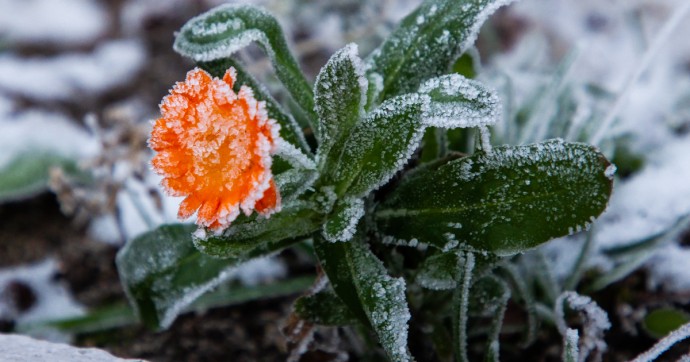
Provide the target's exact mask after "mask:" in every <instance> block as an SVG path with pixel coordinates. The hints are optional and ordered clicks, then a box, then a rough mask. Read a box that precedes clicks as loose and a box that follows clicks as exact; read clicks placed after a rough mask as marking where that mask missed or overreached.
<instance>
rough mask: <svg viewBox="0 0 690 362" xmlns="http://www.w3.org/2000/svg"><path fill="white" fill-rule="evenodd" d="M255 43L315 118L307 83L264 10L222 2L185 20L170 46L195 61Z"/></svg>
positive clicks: (227, 55)
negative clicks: (264, 52) (222, 3)
mask: <svg viewBox="0 0 690 362" xmlns="http://www.w3.org/2000/svg"><path fill="white" fill-rule="evenodd" d="M253 42H256V43H258V44H259V45H260V46H261V47H262V48H263V49H264V50H265V51H266V54H267V55H268V57H269V59H270V60H271V63H272V64H273V68H274V69H275V71H276V76H277V77H278V79H280V81H281V82H282V83H283V84H284V85H285V87H286V88H287V89H288V91H289V92H290V94H291V96H292V97H293V98H294V99H295V101H296V102H297V104H299V106H300V107H301V108H302V109H303V110H304V111H305V112H306V113H307V115H309V116H310V118H312V119H314V118H316V117H315V115H314V113H313V109H314V102H313V96H312V91H311V87H310V85H309V82H307V80H306V79H305V78H304V75H303V74H302V71H301V70H300V68H299V65H298V64H297V61H296V60H295V58H294V57H293V56H292V54H291V53H290V50H289V49H288V46H287V43H286V41H285V37H284V35H283V31H282V29H281V28H280V24H278V21H277V20H276V19H275V18H274V17H273V16H272V15H271V14H270V13H268V12H267V11H265V10H263V9H261V8H257V7H254V6H250V5H242V4H224V5H221V6H218V7H216V8H213V9H211V10H209V11H207V12H206V13H204V14H201V15H199V16H197V17H195V18H192V19H191V20H189V21H188V22H187V23H186V24H185V25H184V26H183V27H182V28H181V29H180V31H179V33H178V34H177V37H176V38H175V43H174V45H173V48H174V49H175V51H177V52H178V53H180V54H182V55H184V56H187V57H190V58H192V59H194V60H195V61H200V62H209V61H213V60H217V59H223V58H229V57H230V56H231V55H232V54H234V53H236V52H237V51H239V50H241V49H243V48H244V47H246V46H247V45H249V44H251V43H253Z"/></svg>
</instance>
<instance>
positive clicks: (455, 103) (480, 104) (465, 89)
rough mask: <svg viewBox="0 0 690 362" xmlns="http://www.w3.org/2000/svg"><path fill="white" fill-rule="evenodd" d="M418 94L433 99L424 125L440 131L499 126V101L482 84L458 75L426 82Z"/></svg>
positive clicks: (494, 94)
mask: <svg viewBox="0 0 690 362" xmlns="http://www.w3.org/2000/svg"><path fill="white" fill-rule="evenodd" d="M418 92H419V93H422V94H427V95H429V96H430V97H431V102H429V103H428V107H426V108H425V109H424V116H423V117H424V123H425V124H426V125H427V126H433V127H441V128H457V127H463V128H466V127H477V126H485V125H492V124H494V123H496V121H497V120H498V119H499V117H500V114H501V108H500V107H501V103H500V99H499V98H498V96H497V95H496V93H495V92H494V91H493V90H490V89H488V88H486V86H484V85H483V84H482V83H480V82H477V81H474V80H471V79H467V78H465V77H463V76H461V75H459V74H449V75H444V76H441V77H438V78H432V79H430V80H428V81H426V82H424V83H423V84H422V85H421V86H420V87H419V90H418Z"/></svg>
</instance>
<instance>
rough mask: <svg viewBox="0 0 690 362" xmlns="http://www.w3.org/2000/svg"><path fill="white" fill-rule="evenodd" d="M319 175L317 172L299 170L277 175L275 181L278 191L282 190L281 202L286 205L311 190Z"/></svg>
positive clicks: (295, 169)
mask: <svg viewBox="0 0 690 362" xmlns="http://www.w3.org/2000/svg"><path fill="white" fill-rule="evenodd" d="M318 175H319V174H318V173H317V172H316V171H312V170H305V169H299V168H293V169H290V170H287V171H285V172H281V173H280V174H278V175H275V176H274V179H275V182H276V186H277V187H278V190H280V198H281V200H282V201H281V202H282V203H283V204H284V205H285V204H287V203H289V202H290V201H292V200H293V199H295V198H297V197H298V196H300V195H302V194H303V193H304V192H306V191H307V190H309V189H310V188H311V187H312V185H314V182H315V181H316V178H317V177H318Z"/></svg>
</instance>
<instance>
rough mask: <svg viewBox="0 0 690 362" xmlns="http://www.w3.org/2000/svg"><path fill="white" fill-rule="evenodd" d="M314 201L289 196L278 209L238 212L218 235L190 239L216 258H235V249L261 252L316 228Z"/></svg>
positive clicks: (278, 246) (290, 241) (241, 251)
mask: <svg viewBox="0 0 690 362" xmlns="http://www.w3.org/2000/svg"><path fill="white" fill-rule="evenodd" d="M316 220H317V219H316V211H314V210H313V205H311V204H307V203H305V202H303V201H298V200H291V201H290V202H289V203H286V204H285V205H283V209H282V210H281V212H279V213H275V214H273V215H271V216H270V217H268V218H267V217H265V216H261V215H256V214H255V215H252V216H250V217H244V216H240V217H239V218H238V219H237V220H235V222H233V223H232V225H230V227H228V228H227V229H225V230H224V231H223V232H222V234H220V235H206V237H205V238H197V237H196V236H195V237H194V238H193V239H192V241H193V243H194V246H195V247H196V248H197V249H199V251H201V252H202V253H204V254H207V255H210V256H214V257H217V258H236V257H237V255H238V253H239V254H241V255H244V254H243V253H245V252H246V253H254V252H257V253H258V254H257V255H263V254H262V253H261V251H262V250H263V251H268V250H269V249H271V248H282V247H284V246H288V245H291V244H293V243H294V242H296V241H297V240H299V238H300V237H303V236H306V235H309V234H310V233H313V232H314V231H317V230H319V227H320V225H319V224H317V221H316Z"/></svg>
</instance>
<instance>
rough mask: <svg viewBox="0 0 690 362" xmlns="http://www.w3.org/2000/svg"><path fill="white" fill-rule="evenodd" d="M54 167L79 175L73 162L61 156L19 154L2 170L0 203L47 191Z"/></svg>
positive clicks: (36, 153)
mask: <svg viewBox="0 0 690 362" xmlns="http://www.w3.org/2000/svg"><path fill="white" fill-rule="evenodd" d="M53 167H61V168H62V169H63V170H64V171H65V172H66V173H68V174H77V173H79V170H78V168H77V165H76V163H75V162H74V161H73V160H70V159H68V158H65V157H62V156H59V155H55V154H51V153H43V152H26V153H22V154H19V155H18V156H17V157H15V158H14V159H13V160H12V161H11V162H10V163H9V164H7V165H6V166H5V167H4V168H2V169H1V170H0V203H3V202H8V201H16V200H21V199H25V198H28V197H31V196H34V195H36V194H38V193H40V192H43V191H46V190H47V189H48V181H49V179H50V169H51V168H53Z"/></svg>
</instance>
